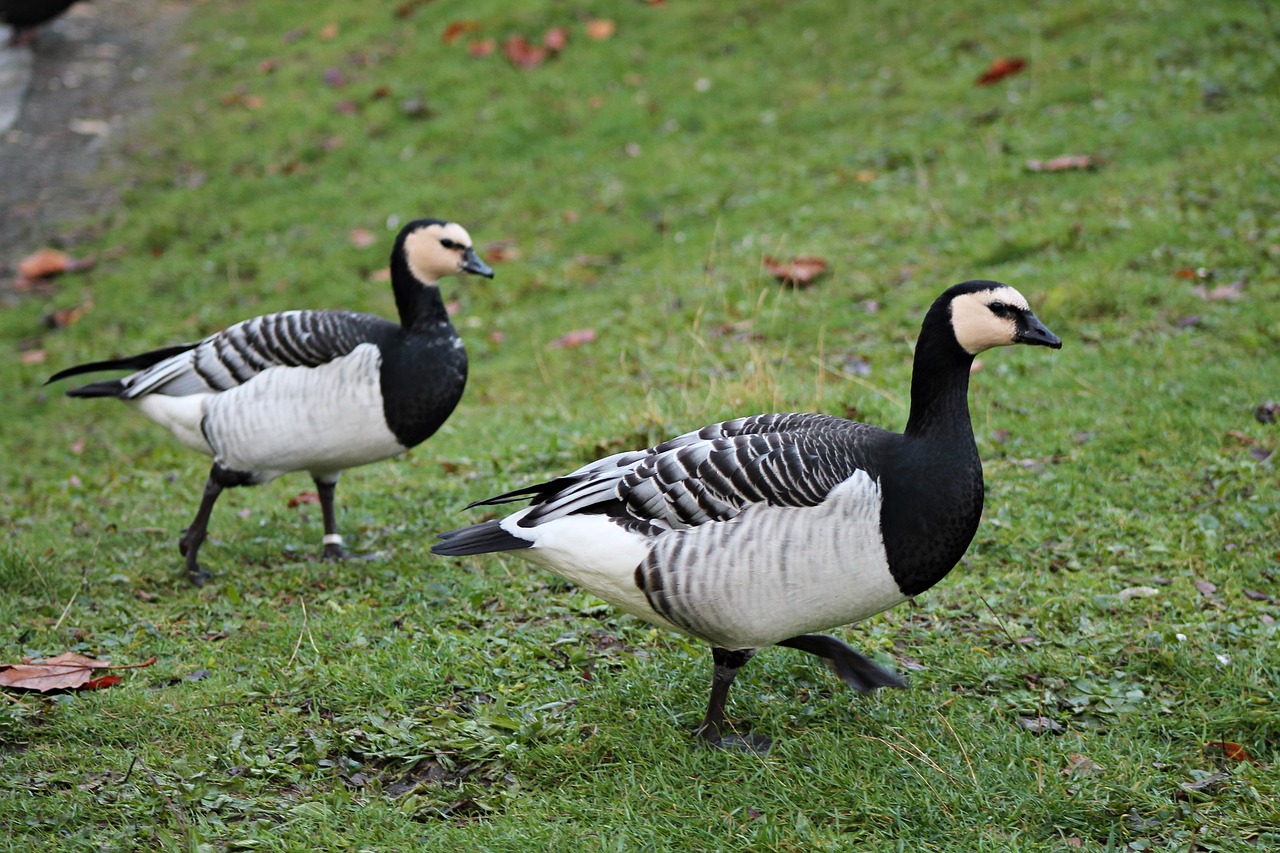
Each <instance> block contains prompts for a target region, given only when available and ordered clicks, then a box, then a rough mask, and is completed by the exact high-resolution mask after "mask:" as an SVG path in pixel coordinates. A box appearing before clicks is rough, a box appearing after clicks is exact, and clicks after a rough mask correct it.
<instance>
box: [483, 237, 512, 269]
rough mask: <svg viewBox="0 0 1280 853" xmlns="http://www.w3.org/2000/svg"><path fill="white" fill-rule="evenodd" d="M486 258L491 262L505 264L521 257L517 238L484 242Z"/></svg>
mask: <svg viewBox="0 0 1280 853" xmlns="http://www.w3.org/2000/svg"><path fill="white" fill-rule="evenodd" d="M482 251H483V252H484V259H485V260H486V261H488V262H489V263H491V264H504V263H506V262H507V261H514V260H515V259H516V258H518V257H520V250H519V249H517V248H516V241H515V240H491V241H489V242H488V243H485V244H484V249H482Z"/></svg>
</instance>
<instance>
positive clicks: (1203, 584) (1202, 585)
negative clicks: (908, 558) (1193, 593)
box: [1195, 578, 1218, 595]
mask: <svg viewBox="0 0 1280 853" xmlns="http://www.w3.org/2000/svg"><path fill="white" fill-rule="evenodd" d="M1195 584H1196V589H1198V590H1200V594H1201V595H1213V594H1214V593H1215V592H1217V591H1218V585H1217V584H1215V583H1211V582H1209V581H1207V580H1203V579H1201V578H1196V580H1195Z"/></svg>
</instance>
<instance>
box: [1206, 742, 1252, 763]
mask: <svg viewBox="0 0 1280 853" xmlns="http://www.w3.org/2000/svg"><path fill="white" fill-rule="evenodd" d="M1204 748H1205V749H1218V750H1222V752H1223V753H1225V754H1226V756H1227V758H1229V759H1231V760H1232V761H1247V762H1249V763H1250V764H1257V763H1258V762H1257V761H1255V760H1254V759H1253V756H1251V755H1249V753H1248V751H1247V750H1246V749H1245V748H1244V747H1243V746H1241V745H1240V744H1238V743H1235V742H1234V741H1229V740H1211V741H1209V742H1208V743H1206V744H1205V745H1204Z"/></svg>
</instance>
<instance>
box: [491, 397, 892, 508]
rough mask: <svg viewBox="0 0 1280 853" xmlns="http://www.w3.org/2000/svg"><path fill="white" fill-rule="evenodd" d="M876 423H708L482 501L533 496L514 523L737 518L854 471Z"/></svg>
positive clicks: (777, 419)
mask: <svg viewBox="0 0 1280 853" xmlns="http://www.w3.org/2000/svg"><path fill="white" fill-rule="evenodd" d="M880 435H885V436H888V435H889V433H886V432H885V431H884V430H881V429H879V428H877V427H871V426H867V425H865V424H856V423H853V422H851V421H847V420H843V419H841V418H835V417H831V416H829V415H819V414H794V413H788V414H769V415H757V416H754V417H749V418H738V419H735V420H731V421H724V422H722V423H718V424H712V425H711V426H707V427H704V428H702V429H701V430H698V431H697V432H690V433H686V434H684V435H681V436H677V437H676V438H673V439H671V440H669V441H666V442H663V443H662V444H659V445H657V446H656V447H652V448H650V449H648V450H639V451H632V452H628V453H619V454H615V455H614V456H610V457H607V458H605V459H602V460H599V461H598V462H594V463H592V464H590V465H587V466H584V467H583V468H580V469H578V470H577V471H575V472H573V473H572V474H569V475H568V476H565V477H561V478H559V479H558V480H553V481H550V482H548V483H544V484H541V485H539V486H533V487H530V488H527V489H521V490H518V491H516V492H508V493H507V494H505V495H499V496H498V497H496V498H490V499H489V500H487V501H481V502H480V503H481V504H495V503H506V502H509V501H514V500H519V499H521V498H532V499H533V506H532V508H531V509H530V511H529V512H528V513H527V514H526V515H524V516H523V517H522V518H521V519H520V521H519V524H520V526H522V527H534V526H537V525H538V524H541V523H544V522H547V521H551V520H554V519H557V518H563V517H565V516H567V515H571V514H573V513H578V512H603V513H606V514H608V515H610V516H613V517H615V518H617V519H618V520H620V521H622V522H624V523H627V524H628V526H635V527H636V528H638V529H640V530H644V531H646V532H651V533H656V532H659V531H661V530H674V529H686V528H690V527H696V526H698V525H701V524H706V523H708V522H714V521H726V520H728V519H731V518H734V517H736V516H737V515H738V514H739V513H741V512H742V510H743V509H745V508H746V507H748V506H750V505H752V504H762V503H763V504H770V505H774V506H790V507H802V506H816V505H818V504H820V503H822V501H823V500H825V499H826V496H827V495H828V494H829V493H830V492H831V490H832V489H834V488H835V487H836V486H837V485H839V484H840V483H842V482H844V481H845V480H846V479H848V478H849V477H851V476H852V475H853V474H854V472H855V471H858V470H863V471H867V472H868V473H869V474H871V475H872V476H873V477H874V476H876V472H875V471H872V470H870V459H869V454H868V453H867V452H866V450H867V443H868V441H869V440H873V439H875V438H878V437H879V436H880Z"/></svg>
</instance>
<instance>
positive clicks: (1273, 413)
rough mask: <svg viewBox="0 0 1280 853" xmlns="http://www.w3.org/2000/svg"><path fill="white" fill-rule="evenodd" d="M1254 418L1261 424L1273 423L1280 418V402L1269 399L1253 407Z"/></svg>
mask: <svg viewBox="0 0 1280 853" xmlns="http://www.w3.org/2000/svg"><path fill="white" fill-rule="evenodd" d="M1253 419H1254V420H1255V421H1257V422H1258V423H1260V424H1273V423H1275V422H1276V420H1278V419H1280V403H1276V402H1273V401H1270V400H1268V401H1267V402H1265V403H1259V404H1258V405H1257V406H1254V408H1253Z"/></svg>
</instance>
